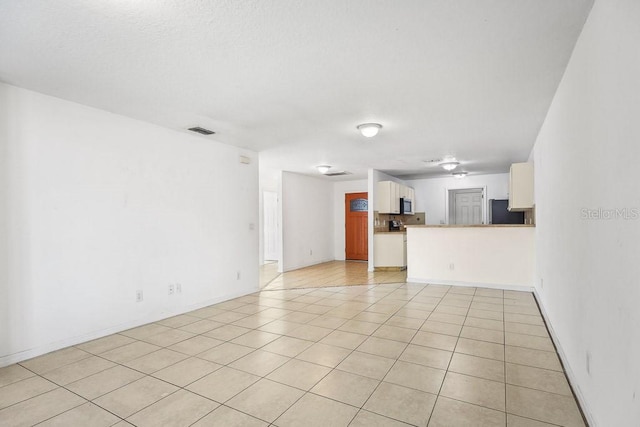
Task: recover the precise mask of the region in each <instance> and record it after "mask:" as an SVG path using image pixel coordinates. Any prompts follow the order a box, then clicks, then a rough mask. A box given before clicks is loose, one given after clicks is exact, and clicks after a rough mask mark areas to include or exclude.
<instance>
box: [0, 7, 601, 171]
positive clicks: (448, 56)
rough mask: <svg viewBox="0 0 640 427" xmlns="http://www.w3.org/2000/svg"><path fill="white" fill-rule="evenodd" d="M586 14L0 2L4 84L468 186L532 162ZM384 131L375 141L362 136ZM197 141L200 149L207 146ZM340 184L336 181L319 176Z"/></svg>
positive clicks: (231, 140)
mask: <svg viewBox="0 0 640 427" xmlns="http://www.w3.org/2000/svg"><path fill="white" fill-rule="evenodd" d="M592 3H593V0H465V1H461V0H439V1H434V0H416V1H408V0H387V1H382V0H322V1H317V0H316V1H310V0H307V1H301V0H271V1H267V0H217V1H189V0H184V1H177V0H176V1H166V0H165V1H158V0H57V1H49V0H32V1H25V0H0V80H2V81H4V82H6V83H9V84H13V85H16V86H20V87H24V88H27V89H31V90H35V91H38V92H42V93H45V94H48V95H53V96H56V97H60V98H63V99H67V100H71V101H75V102H79V103H82V104H86V105H90V106H93V107H97V108H101V109H104V110H108V111H111V112H115V113H118V114H123V115H126V116H130V117H133V118H137V119H140V120H145V121H149V122H153V123H156V124H159V125H162V126H166V127H169V128H173V129H179V130H183V129H185V128H187V127H191V126H194V125H200V126H204V127H207V128H211V129H213V130H215V131H216V132H217V133H216V135H214V136H210V137H207V138H212V139H215V140H217V141H220V142H224V143H228V144H232V145H236V146H239V147H246V148H250V149H254V150H257V151H260V152H261V153H260V159H261V162H262V164H263V165H264V166H266V167H269V168H279V169H284V170H290V171H294V172H301V173H315V169H314V167H315V166H316V165H318V164H329V165H332V166H334V169H346V170H348V171H350V172H353V173H354V175H352V176H351V178H356V177H364V176H366V170H367V168H370V167H373V168H376V169H381V170H385V171H388V172H391V173H393V174H397V175H404V176H407V177H408V176H417V175H422V174H426V175H427V176H428V175H434V174H442V170H441V169H440V168H438V167H437V166H432V167H425V165H424V164H423V163H422V161H423V160H427V159H430V158H438V157H442V156H444V155H446V154H453V155H455V156H456V157H458V159H459V160H460V161H461V162H462V169H465V170H468V171H469V173H470V174H472V173H492V172H505V171H507V170H508V167H509V164H510V163H512V162H515V161H524V160H526V159H527V157H528V155H529V151H530V150H531V147H532V146H533V142H534V140H535V137H536V135H537V132H538V130H539V128H540V126H541V124H542V121H543V120H544V117H545V114H546V112H547V108H548V106H549V104H550V103H551V99H552V97H553V94H554V92H555V89H556V87H557V85H558V83H559V81H560V79H561V77H562V74H563V72H564V69H565V66H566V64H567V62H568V60H569V56H570V54H571V51H572V49H573V46H574V44H575V41H576V39H577V37H578V35H579V32H580V30H581V28H582V25H583V23H584V21H585V19H586V16H587V14H588V12H589V10H590V8H591V5H592ZM370 121H374V122H379V123H381V124H382V125H383V126H384V128H383V129H382V131H381V133H380V134H379V135H378V136H377V137H375V138H373V139H365V138H364V137H362V136H360V135H359V134H358V133H357V131H356V129H355V126H356V125H357V124H359V123H363V122H370ZM203 138H205V137H203ZM327 179H336V180H337V179H341V178H338V177H336V178H327Z"/></svg>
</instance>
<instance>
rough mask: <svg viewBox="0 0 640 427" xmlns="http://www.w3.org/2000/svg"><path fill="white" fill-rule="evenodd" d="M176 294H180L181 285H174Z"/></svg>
mask: <svg viewBox="0 0 640 427" xmlns="http://www.w3.org/2000/svg"><path fill="white" fill-rule="evenodd" d="M176 292H177V293H179V294H181V293H182V284H180V283H176Z"/></svg>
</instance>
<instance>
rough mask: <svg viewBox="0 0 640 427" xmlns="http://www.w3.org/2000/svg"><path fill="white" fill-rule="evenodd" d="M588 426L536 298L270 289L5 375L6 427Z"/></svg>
mask: <svg viewBox="0 0 640 427" xmlns="http://www.w3.org/2000/svg"><path fill="white" fill-rule="evenodd" d="M28 425H40V426H96V427H100V426H118V427H122V426H130V425H135V426H225V427H226V426H267V425H274V426H280V427H288V426H316V425H317V426H406V425H415V426H427V425H428V426H505V425H508V426H551V425H553V426H582V425H584V423H583V420H582V417H581V415H580V411H579V409H578V406H577V404H576V402H575V400H574V397H573V395H572V393H571V389H570V387H569V385H568V383H567V380H566V378H565V375H564V373H563V371H562V367H561V365H560V363H559V360H558V357H557V355H556V353H555V351H554V347H553V345H552V342H551V340H550V339H549V336H548V334H547V331H546V328H545V327H544V323H543V321H542V319H541V317H540V313H539V311H538V308H537V306H536V303H535V301H534V299H533V296H532V295H531V294H530V293H522V292H510V291H500V290H491V289H482V288H477V289H476V288H449V287H446V286H426V285H417V284H404V283H396V284H379V285H366V286H348V287H322V288H306V289H291V290H271V291H262V292H259V293H256V294H253V295H248V296H245V297H242V298H237V299H235V300H232V301H227V302H224V303H221V304H217V305H215V306H211V307H206V308H203V309H200V310H196V311H193V312H191V313H187V314H184V315H181V316H176V317H173V318H170V319H165V320H162V321H159V322H156V323H152V324H149V325H145V326H141V327H139V328H135V329H131V330H128V331H124V332H122V333H120V334H115V335H111V336H108V337H105V338H101V339H98V340H95V341H92V342H88V343H84V344H81V345H77V346H75V347H70V348H66V349H63V350H60V351H57V352H54V353H50V354H47V355H44V356H41V357H38V358H35V359H32V360H28V361H25V362H22V363H20V364H17V365H12V366H8V367H6V368H2V369H0V426H28Z"/></svg>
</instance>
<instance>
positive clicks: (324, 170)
mask: <svg viewBox="0 0 640 427" xmlns="http://www.w3.org/2000/svg"><path fill="white" fill-rule="evenodd" d="M316 169H318V172H320V173H321V174H322V175H324V174H325V173H327V172H329V169H331V166H329V165H320V166H316Z"/></svg>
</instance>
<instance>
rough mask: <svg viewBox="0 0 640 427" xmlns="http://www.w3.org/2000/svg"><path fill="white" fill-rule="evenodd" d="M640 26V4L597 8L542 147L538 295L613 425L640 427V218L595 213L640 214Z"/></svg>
mask: <svg viewBox="0 0 640 427" xmlns="http://www.w3.org/2000/svg"><path fill="white" fill-rule="evenodd" d="M639 22H640V2H638V1H637V0H616V1H613V0H612V1H596V2H595V5H594V6H593V9H592V11H591V14H590V16H589V18H588V20H587V22H586V24H585V27H584V29H583V32H582V34H581V36H580V38H579V39H578V42H577V44H576V47H575V50H574V52H573V55H572V57H571V60H570V62H569V65H568V67H567V70H566V72H565V75H564V77H563V79H562V82H561V84H560V85H559V87H558V91H557V93H556V95H555V98H554V100H553V103H552V105H551V107H550V109H549V112H548V115H547V118H546V120H545V122H544V125H543V126H542V129H541V131H540V134H539V136H538V139H537V141H536V145H535V149H534V161H535V189H536V195H535V197H536V210H537V228H536V231H537V262H538V265H537V272H538V276H539V277H538V280H537V283H536V291H537V293H538V295H539V296H540V298H541V302H542V308H543V309H544V311H545V312H546V314H547V316H548V318H549V320H550V323H551V327H552V329H553V331H554V333H555V335H556V337H557V338H558V340H559V344H560V351H561V353H563V357H564V359H565V362H566V366H567V368H568V370H569V372H570V375H571V376H572V379H573V385H574V386H576V389H577V391H578V394H579V396H580V397H581V399H582V401H583V403H584V404H585V405H584V408H585V409H586V411H587V414H588V416H589V418H590V419H591V422H592V423H591V424H592V425H594V426H602V427H607V426H620V427H622V426H638V425H640V363H639V362H638V361H640V309H639V308H638V304H639V303H640V284H639V283H640V280H639V278H640V262H638V255H639V254H640V219H638V217H637V216H634V217H633V219H631V218H630V219H624V218H622V217H617V218H616V217H613V218H612V219H596V218H594V219H585V218H584V215H585V213H586V212H585V211H583V209H596V210H597V209H600V208H602V209H624V208H627V209H633V208H635V209H639V208H640V179H638V165H639V164H640V120H638V118H639V117H640V78H639V76H640V49H638V46H639V45H640V25H638V23H639ZM598 212H599V211H596V212H595V213H594V216H597V215H598ZM627 213H628V214H629V213H630V211H627Z"/></svg>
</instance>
